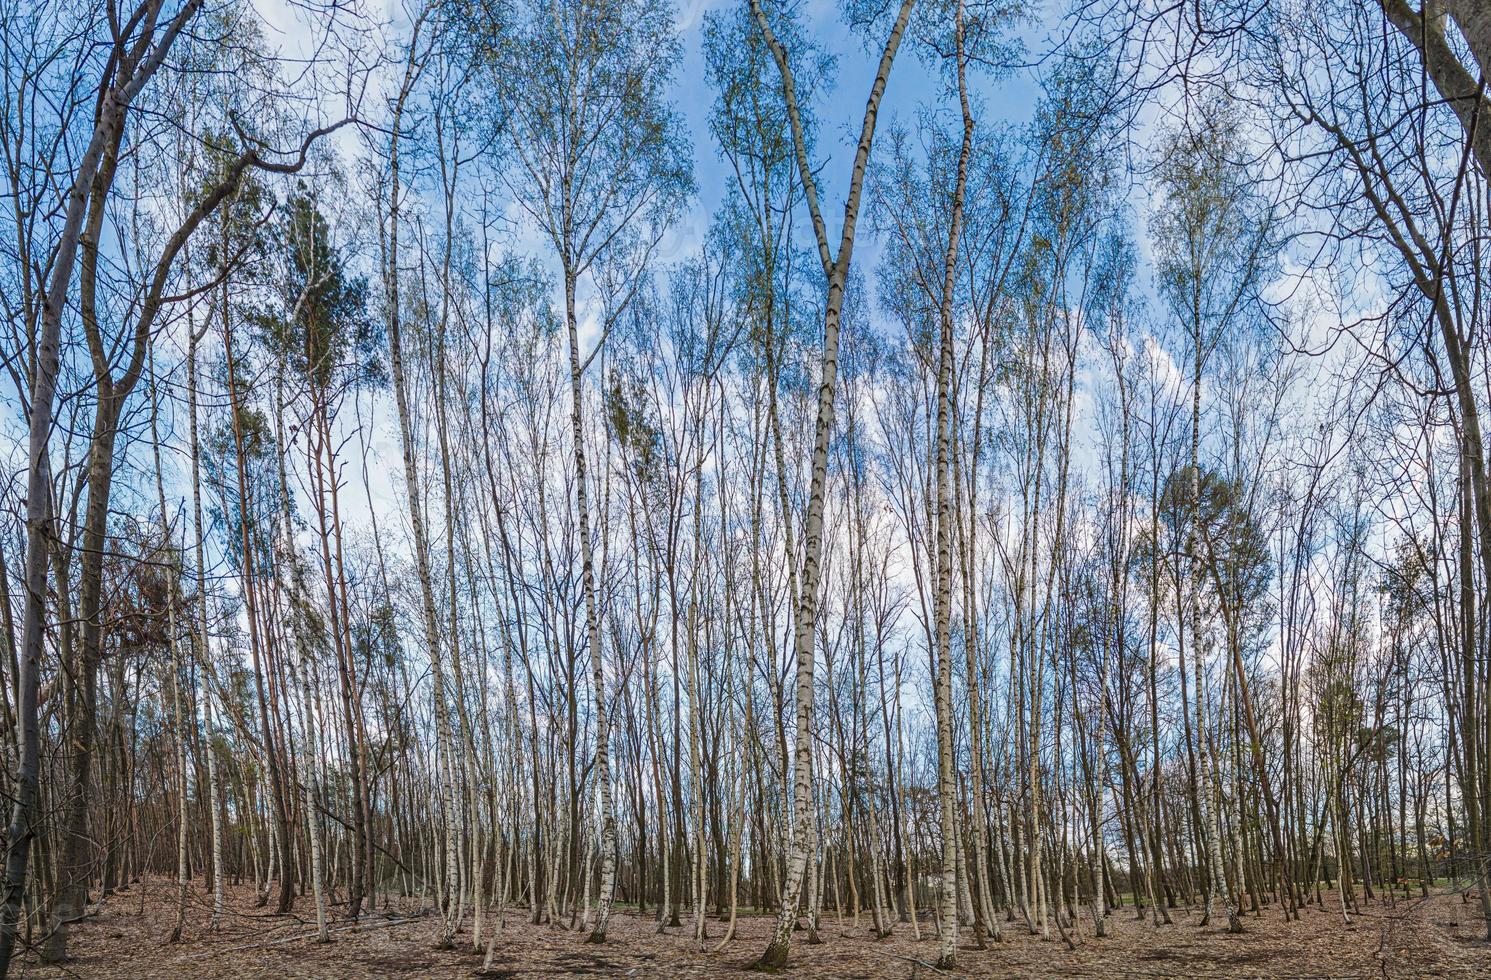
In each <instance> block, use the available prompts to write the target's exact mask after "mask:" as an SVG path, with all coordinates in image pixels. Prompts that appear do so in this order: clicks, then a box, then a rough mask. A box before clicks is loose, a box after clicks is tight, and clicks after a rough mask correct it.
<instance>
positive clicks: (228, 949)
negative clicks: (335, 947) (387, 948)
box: [187, 912, 425, 960]
mask: <svg viewBox="0 0 1491 980" xmlns="http://www.w3.org/2000/svg"><path fill="white" fill-rule="evenodd" d="M424 914H425V913H424V912H416V913H414V914H413V915H406V916H404V917H403V918H401V919H387V920H385V921H383V922H354V923H353V924H352V925H350V926H342V927H341V928H340V929H328V930H327V934H328V935H331V934H334V933H338V932H356V931H360V930H363V929H382V928H384V927H385V926H397V925H402V924H404V923H405V922H413V921H414V920H415V919H418V918H422V917H423V916H424ZM318 935H320V933H319V932H317V931H315V930H311V931H309V932H303V933H300V934H298V935H294V936H286V937H284V938H283V939H266V940H265V941H264V942H259V943H244V944H242V945H240V946H224V947H221V948H217V949H209V950H207V951H206V952H202V953H197V954H196V955H195V956H188V957H187V959H188V960H200V959H203V958H204V957H208V956H215V955H217V954H218V953H235V952H238V951H239V950H244V949H262V948H263V947H265V946H283V945H285V944H286V943H293V942H296V941H298V940H301V939H310V938H312V937H314V936H318Z"/></svg>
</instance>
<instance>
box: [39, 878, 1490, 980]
mask: <svg viewBox="0 0 1491 980" xmlns="http://www.w3.org/2000/svg"><path fill="white" fill-rule="evenodd" d="M253 897H254V896H253V890H252V888H251V887H248V886H245V887H242V888H234V889H231V890H230V893H229V902H228V904H229V911H228V913H227V914H226V916H225V919H224V922H223V923H222V925H221V926H220V927H219V928H218V929H217V930H215V931H209V929H208V918H209V912H210V899H209V898H207V897H206V896H203V895H202V893H201V891H200V888H199V887H196V886H194V887H193V890H192V892H191V897H190V899H189V907H188V911H187V923H186V929H185V932H184V936H185V938H184V939H183V940H182V941H181V942H179V943H176V944H169V943H167V942H166V939H167V937H168V936H169V934H170V931H171V927H172V925H173V924H174V922H175V918H176V907H175V902H174V891H173V887H172V883H171V882H168V881H165V880H162V879H153V880H147V881H145V882H143V883H138V884H136V885H135V886H134V887H133V888H131V889H129V890H127V891H123V892H119V893H116V894H114V895H111V896H109V897H108V898H107V899H105V900H104V901H103V902H102V904H101V905H99V906H98V907H97V911H96V914H93V915H91V916H90V917H89V918H88V919H87V920H86V921H85V922H84V923H83V924H82V925H80V926H77V927H75V928H74V930H73V933H72V936H71V937H70V942H69V951H70V953H71V954H72V958H71V959H69V960H68V961H67V962H65V963H62V964H55V965H47V966H42V965H38V964H36V963H34V962H27V963H26V964H24V966H23V967H22V969H20V970H18V971H17V973H18V975H20V976H22V977H25V978H38V980H40V978H46V980H54V978H59V980H60V978H74V977H76V978H84V980H86V978H109V977H119V978H123V977H129V978H166V980H188V978H203V980H208V978H251V977H254V978H257V977H273V978H282V977H283V978H291V977H294V978H302V977H305V978H310V977H314V978H362V977H411V978H412V977H432V978H456V977H471V976H474V975H478V974H477V971H478V970H479V969H480V967H481V964H482V956H481V954H480V953H477V952H473V951H472V950H471V943H470V931H469V929H468V930H466V931H464V932H463V933H462V934H461V935H460V936H458V937H457V938H458V941H457V945H456V948H455V949H454V950H439V949H436V948H435V937H436V931H437V929H438V919H437V918H436V916H435V915H434V914H433V913H431V912H428V911H427V912H424V913H421V910H420V908H419V902H418V900H417V899H414V900H405V901H404V902H402V903H400V902H397V901H395V902H392V903H390V906H389V907H388V908H387V909H386V910H385V909H384V908H382V907H381V905H380V908H379V909H378V911H377V912H376V913H374V914H373V915H364V916H363V919H362V921H361V923H359V924H355V925H354V924H352V923H349V922H347V921H344V920H337V921H335V922H334V923H333V924H332V929H334V930H340V931H337V932H334V934H333V935H332V937H331V939H332V941H331V942H330V943H326V944H319V943H317V942H315V941H314V937H315V923H314V918H313V916H314V913H313V911H312V907H311V902H310V899H309V898H302V899H300V900H299V901H298V903H297V905H296V910H295V913H293V914H290V915H273V914H270V913H268V912H267V911H266V910H265V909H259V908H254V907H253ZM1338 909H1339V906H1338V905H1337V904H1336V901H1335V896H1334V895H1333V894H1329V893H1328V894H1327V896H1326V902H1325V907H1324V910H1322V909H1321V908H1320V907H1318V906H1312V907H1311V908H1309V909H1307V910H1306V911H1305V912H1304V915H1303V918H1302V920H1301V921H1300V922H1291V923H1286V922H1285V921H1284V919H1283V916H1282V915H1281V914H1279V913H1278V912H1277V911H1276V910H1269V911H1266V912H1264V913H1263V914H1262V915H1261V916H1249V917H1247V918H1245V920H1244V932H1242V933H1241V934H1240V935H1229V934H1227V933H1226V931H1225V930H1219V929H1215V928H1208V929H1205V930H1202V929H1199V928H1197V927H1196V922H1198V921H1199V915H1195V914H1192V915H1187V914H1186V913H1185V912H1184V911H1182V912H1180V913H1178V914H1176V915H1175V921H1176V924H1175V925H1172V926H1164V927H1161V928H1159V929H1155V928H1154V927H1153V926H1151V925H1150V924H1149V922H1148V919H1147V918H1146V920H1145V921H1142V922H1141V921H1136V920H1135V918H1134V912H1133V909H1132V908H1125V909H1121V910H1119V912H1118V913H1117V914H1116V915H1114V916H1113V917H1112V918H1111V919H1110V920H1109V921H1110V925H1111V926H1112V927H1113V928H1112V930H1111V931H1110V935H1109V936H1108V937H1107V938H1104V939H1098V938H1095V937H1094V936H1092V935H1091V921H1090V919H1084V920H1083V922H1082V926H1081V932H1082V935H1081V936H1080V937H1074V938H1076V939H1077V942H1078V946H1077V948H1076V949H1075V950H1068V949H1067V948H1066V946H1065V945H1064V944H1063V943H1062V941H1061V940H1060V938H1059V937H1058V936H1057V935H1055V934H1054V933H1053V935H1052V938H1051V940H1049V941H1045V940H1042V939H1040V938H1039V937H1036V936H1030V935H1028V934H1024V931H1023V929H1016V928H1014V925H1013V924H1011V925H1010V926H1009V927H1007V928H1006V929H1005V934H1006V938H1005V941H1004V942H1002V943H999V944H997V945H991V947H990V948H989V949H986V950H978V949H974V948H973V947H972V946H971V945H970V944H968V943H967V942H965V943H964V944H963V947H962V949H960V950H959V954H958V969H957V970H956V971H952V972H947V971H944V972H942V973H939V972H937V971H933V970H931V969H929V968H928V965H927V964H929V963H930V962H932V961H934V960H935V959H936V956H937V943H936V939H935V938H934V936H933V930H932V928H931V922H930V920H928V921H926V922H925V924H924V926H923V929H922V939H921V941H920V942H918V941H916V940H915V939H913V937H912V934H911V928H910V926H909V924H906V923H903V924H900V925H898V926H897V928H896V931H895V935H894V936H892V937H891V938H889V939H886V940H882V941H880V942H875V941H873V940H872V939H871V937H870V933H869V927H870V922H869V916H868V915H864V916H862V917H861V928H860V929H859V930H857V931H856V930H853V929H852V928H851V924H850V922H849V921H848V920H847V919H846V920H845V922H844V924H843V926H842V927H841V926H840V924H839V923H838V921H837V919H836V917H835V916H833V915H832V914H830V915H828V916H826V917H825V919H824V921H823V926H824V928H823V933H822V935H823V942H822V943H820V944H818V945H813V946H810V945H808V944H807V943H806V942H804V934H803V933H802V932H799V933H798V934H797V936H796V937H795V939H794V942H793V945H792V953H791V960H790V966H789V968H788V969H787V970H786V971H784V974H785V975H788V976H794V977H818V978H829V977H833V978H845V980H849V978H861V980H879V978H907V977H918V978H925V980H935V978H937V977H938V976H940V975H941V976H968V977H1229V978H1233V977H1236V978H1243V977H1295V978H1302V977H1372V978H1388V980H1397V978H1409V977H1431V976H1432V977H1478V976H1479V977H1491V945H1488V944H1487V943H1486V942H1485V941H1484V939H1483V938H1482V937H1483V929H1484V927H1483V926H1482V924H1481V920H1480V916H1479V914H1478V912H1479V910H1478V907H1477V905H1476V904H1474V903H1473V902H1472V903H1470V904H1465V903H1462V901H1461V898H1460V896H1459V895H1458V894H1434V895H1431V896H1430V897H1429V898H1427V899H1413V900H1409V901H1404V900H1402V899H1401V898H1400V899H1399V900H1398V901H1397V902H1396V904H1373V905H1371V906H1369V907H1367V908H1365V909H1364V910H1363V913H1362V914H1361V915H1360V916H1357V917H1355V920H1354V924H1353V925H1352V926H1351V927H1350V928H1348V927H1347V926H1346V925H1345V924H1344V923H1343V922H1342V920H1341V915H1340V912H1339V911H1338ZM308 916H309V917H310V918H308ZM491 921H492V920H491V919H490V918H489V919H488V925H489V926H490V924H491ZM772 922H773V920H772V919H771V918H770V917H766V916H756V915H742V916H741V919H740V924H739V929H738V938H737V939H736V941H735V942H733V943H731V944H730V946H728V947H727V948H726V949H725V950H724V951H722V952H714V951H713V950H714V947H715V946H716V945H717V940H711V942H710V943H709V944H708V946H707V947H706V950H707V951H705V952H700V951H699V950H698V949H697V948H696V946H695V944H694V943H693V942H692V941H691V940H689V939H688V938H687V937H686V934H685V932H684V930H682V929H670V930H668V932H667V933H666V934H664V935H661V936H659V935H657V934H656V931H655V925H654V921H653V919H652V916H651V914H650V913H649V914H648V915H647V916H646V917H642V916H639V915H637V914H635V912H634V911H632V910H626V909H620V910H618V911H617V912H616V913H614V914H613V916H612V919H611V928H610V937H609V939H608V941H607V942H606V944H605V945H603V946H592V945H589V944H586V943H585V942H584V941H583V940H584V936H583V935H582V934H580V933H575V932H569V931H564V930H560V929H556V928H550V927H548V926H533V925H530V924H528V923H527V922H526V921H525V920H524V916H523V911H522V910H521V909H519V910H516V912H510V913H509V914H508V916H507V925H506V928H505V929H504V931H503V934H502V935H501V936H500V937H499V939H498V942H497V952H496V957H495V963H494V969H493V971H492V972H491V973H489V974H487V975H488V976H493V977H499V978H529V977H638V978H646V977H678V978H684V977H741V978H744V977H749V976H760V974H752V973H749V972H748V971H747V970H746V966H747V964H748V963H749V962H750V960H751V959H752V958H753V957H754V954H756V953H757V952H759V951H760V950H761V949H762V948H763V947H764V945H765V937H766V936H767V935H768V934H769V932H770V929H771V925H772ZM708 926H709V930H710V933H711V935H712V936H715V937H719V936H722V935H723V934H724V925H723V924H722V923H720V922H718V921H716V920H715V919H714V918H713V917H711V918H710V919H709V922H708ZM964 935H965V936H968V934H967V933H965V934H964ZM968 938H971V936H969V937H968Z"/></svg>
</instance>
